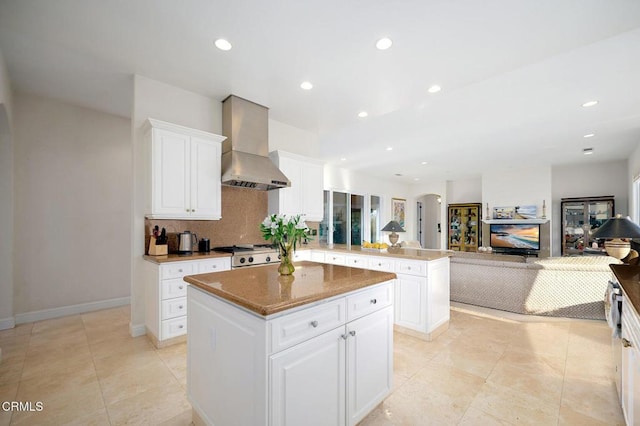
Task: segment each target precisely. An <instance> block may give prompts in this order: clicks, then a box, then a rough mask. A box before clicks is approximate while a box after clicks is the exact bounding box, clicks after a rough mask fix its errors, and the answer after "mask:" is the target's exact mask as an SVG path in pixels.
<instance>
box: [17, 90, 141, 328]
mask: <svg viewBox="0 0 640 426" xmlns="http://www.w3.org/2000/svg"><path fill="white" fill-rule="evenodd" d="M14 125H15V146H14V150H15V169H14V170H15V173H14V179H15V221H14V223H15V236H16V238H15V244H14V250H15V262H14V299H15V303H14V310H15V315H16V321H17V322H22V321H21V320H20V318H19V316H20V317H22V318H23V320H24V321H29V320H32V319H33V317H31V316H30V315H32V314H34V313H35V312H36V311H40V310H47V309H56V308H62V307H65V306H69V305H75V304H83V303H90V302H96V301H106V300H112V299H121V298H125V299H126V298H127V296H128V295H129V262H130V253H129V245H128V240H129V237H128V236H129V235H130V229H129V223H130V220H129V218H130V215H131V208H130V191H129V188H130V181H131V151H130V125H129V120H126V119H123V118H120V117H116V116H113V115H109V114H105V113H102V112H97V111H94V110H89V109H86V108H81V107H76V106H71V105H68V104H64V103H61V102H58V101H54V100H50V99H45V98H41V97H38V96H33V95H28V94H24V93H17V94H16V96H15V97H14ZM125 302H126V301H125Z"/></svg>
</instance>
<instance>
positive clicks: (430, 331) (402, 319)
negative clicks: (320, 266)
mask: <svg viewBox="0 0 640 426" xmlns="http://www.w3.org/2000/svg"><path fill="white" fill-rule="evenodd" d="M322 252H323V251H321V250H313V255H312V257H311V260H312V261H314V262H321V263H331V264H335V265H346V266H351V267H356V268H367V269H373V270H377V271H386V272H395V273H396V275H397V279H396V280H395V296H394V321H395V325H396V326H397V327H396V329H397V330H398V331H401V332H404V333H409V334H412V335H414V336H416V337H419V338H423V339H424V338H426V339H427V340H431V339H434V338H435V337H437V336H438V335H439V334H440V333H441V332H443V331H445V330H446V329H447V326H448V324H449V317H450V312H449V308H450V288H449V274H450V272H449V258H448V257H443V258H440V259H435V260H414V259H405V258H399V257H390V256H374V255H372V256H370V255H363V254H345V253H343V252H339V251H334V250H324V257H323V256H321V255H320V253H322Z"/></svg>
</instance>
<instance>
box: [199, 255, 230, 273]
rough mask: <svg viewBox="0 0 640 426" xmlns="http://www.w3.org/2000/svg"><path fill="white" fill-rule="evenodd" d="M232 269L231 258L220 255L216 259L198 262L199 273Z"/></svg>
mask: <svg viewBox="0 0 640 426" xmlns="http://www.w3.org/2000/svg"><path fill="white" fill-rule="evenodd" d="M229 270H231V258H230V257H219V258H215V259H207V260H201V261H200V262H198V273H199V274H206V273H207V272H219V271H229Z"/></svg>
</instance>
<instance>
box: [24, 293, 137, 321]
mask: <svg viewBox="0 0 640 426" xmlns="http://www.w3.org/2000/svg"><path fill="white" fill-rule="evenodd" d="M130 303H131V298H130V297H119V298H116V299H107V300H100V301H98V302H89V303H80V304H78V305H69V306H61V307H59V308H52V309H43V310H41V311H33V312H25V313H23V314H16V316H15V323H16V324H24V323H27V322H35V321H42V320H47V319H52V318H59V317H65V316H68V315H77V314H84V313H85V312H92V311H99V310H101V309H109V308H117V307H118V306H125V305H128V304H130Z"/></svg>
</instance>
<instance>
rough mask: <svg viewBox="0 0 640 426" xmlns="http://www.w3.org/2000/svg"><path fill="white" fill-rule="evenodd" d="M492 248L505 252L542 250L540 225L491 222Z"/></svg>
mask: <svg viewBox="0 0 640 426" xmlns="http://www.w3.org/2000/svg"><path fill="white" fill-rule="evenodd" d="M489 231H490V234H491V240H490V241H491V242H490V244H491V248H492V249H494V250H496V251H505V252H527V251H533V250H540V225H530V224H524V223H514V224H491V225H489Z"/></svg>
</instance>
